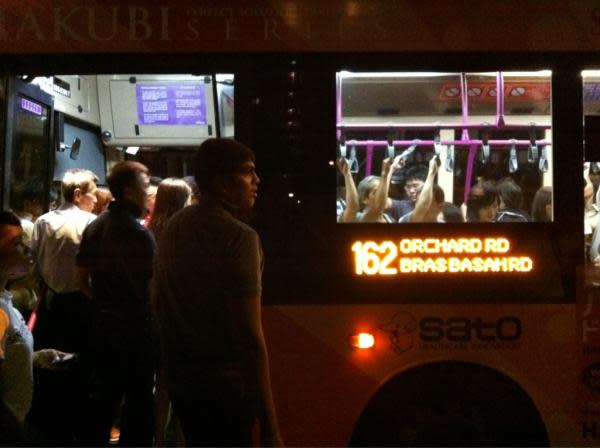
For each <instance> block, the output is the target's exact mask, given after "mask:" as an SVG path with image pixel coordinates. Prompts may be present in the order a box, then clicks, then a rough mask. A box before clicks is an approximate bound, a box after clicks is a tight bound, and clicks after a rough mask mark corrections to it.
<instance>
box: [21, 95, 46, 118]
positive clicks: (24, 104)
mask: <svg viewBox="0 0 600 448" xmlns="http://www.w3.org/2000/svg"><path fill="white" fill-rule="evenodd" d="M19 105H20V107H21V110H24V111H27V112H31V113H32V114H34V115H39V116H41V115H42V114H43V108H42V106H41V105H40V104H37V103H34V102H33V101H30V100H28V99H26V98H21V102H20V104H19Z"/></svg>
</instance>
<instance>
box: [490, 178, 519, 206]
mask: <svg viewBox="0 0 600 448" xmlns="http://www.w3.org/2000/svg"><path fill="white" fill-rule="evenodd" d="M496 189H497V190H498V196H500V198H501V199H502V202H504V205H505V206H506V208H515V209H520V208H521V206H522V205H523V190H522V189H521V187H519V185H517V183H516V182H515V181H514V180H512V179H511V178H510V177H505V178H504V179H502V180H500V182H498V185H497V186H496Z"/></svg>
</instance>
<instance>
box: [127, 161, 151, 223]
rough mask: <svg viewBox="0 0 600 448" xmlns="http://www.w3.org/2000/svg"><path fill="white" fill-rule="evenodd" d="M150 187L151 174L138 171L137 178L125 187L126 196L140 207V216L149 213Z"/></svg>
mask: <svg viewBox="0 0 600 448" xmlns="http://www.w3.org/2000/svg"><path fill="white" fill-rule="evenodd" d="M149 187H150V176H148V174H147V173H144V172H142V171H138V172H137V174H136V177H135V180H134V181H133V182H132V183H131V185H130V186H128V187H127V188H126V189H125V198H126V199H127V200H129V201H131V202H133V203H134V204H135V205H137V206H138V208H139V209H140V217H142V216H145V215H146V214H147V213H148V189H149Z"/></svg>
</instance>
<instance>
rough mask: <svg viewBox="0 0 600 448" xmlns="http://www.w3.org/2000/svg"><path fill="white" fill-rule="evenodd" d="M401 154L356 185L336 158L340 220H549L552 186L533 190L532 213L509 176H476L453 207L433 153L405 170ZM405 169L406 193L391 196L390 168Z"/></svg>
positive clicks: (415, 221)
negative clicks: (339, 178)
mask: <svg viewBox="0 0 600 448" xmlns="http://www.w3.org/2000/svg"><path fill="white" fill-rule="evenodd" d="M405 164H406V162H405V159H403V158H402V156H396V158H394V159H391V158H386V159H384V160H383V162H382V168H381V175H380V176H373V175H370V176H366V177H364V178H363V179H362V180H361V181H360V182H359V183H358V186H357V185H355V181H354V177H353V174H352V173H351V172H350V168H349V165H348V161H347V160H346V159H345V158H341V159H339V160H338V168H339V171H340V174H341V176H342V177H343V180H344V187H343V189H342V191H343V194H342V195H339V196H338V205H337V220H338V222H343V223H351V222H380V223H435V222H453V223H455V222H478V223H485V222H531V221H537V222H550V221H552V189H551V188H550V187H541V188H540V189H539V190H538V191H537V192H536V194H535V197H534V199H533V202H532V207H531V212H529V211H528V210H525V209H524V208H523V203H524V201H523V190H522V188H521V187H520V186H519V185H518V184H517V183H516V182H515V181H514V180H513V179H512V178H511V177H505V178H503V179H500V180H499V181H497V182H493V181H490V180H485V179H483V178H478V179H477V182H476V183H475V184H474V185H473V186H472V187H471V188H470V190H469V192H468V195H467V200H466V202H464V203H463V204H461V206H460V207H459V206H457V205H455V204H453V203H451V202H447V201H446V200H445V194H444V190H443V189H442V188H441V187H440V186H439V185H437V183H436V175H437V173H438V168H439V165H440V161H439V159H438V158H437V157H436V156H434V157H432V158H431V159H430V161H429V164H428V166H427V167H425V166H422V165H413V166H411V167H409V168H405ZM398 171H403V174H404V176H403V177H404V195H403V197H402V198H392V197H390V192H389V190H390V180H391V178H392V175H393V174H394V172H398Z"/></svg>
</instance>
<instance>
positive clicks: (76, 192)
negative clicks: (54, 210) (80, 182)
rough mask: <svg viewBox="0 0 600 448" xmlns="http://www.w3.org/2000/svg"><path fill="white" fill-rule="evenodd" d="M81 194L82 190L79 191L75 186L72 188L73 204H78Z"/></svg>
mask: <svg viewBox="0 0 600 448" xmlns="http://www.w3.org/2000/svg"><path fill="white" fill-rule="evenodd" d="M81 196H83V192H82V191H81V188H75V190H73V204H75V205H77V204H79V201H80V200H81Z"/></svg>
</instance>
